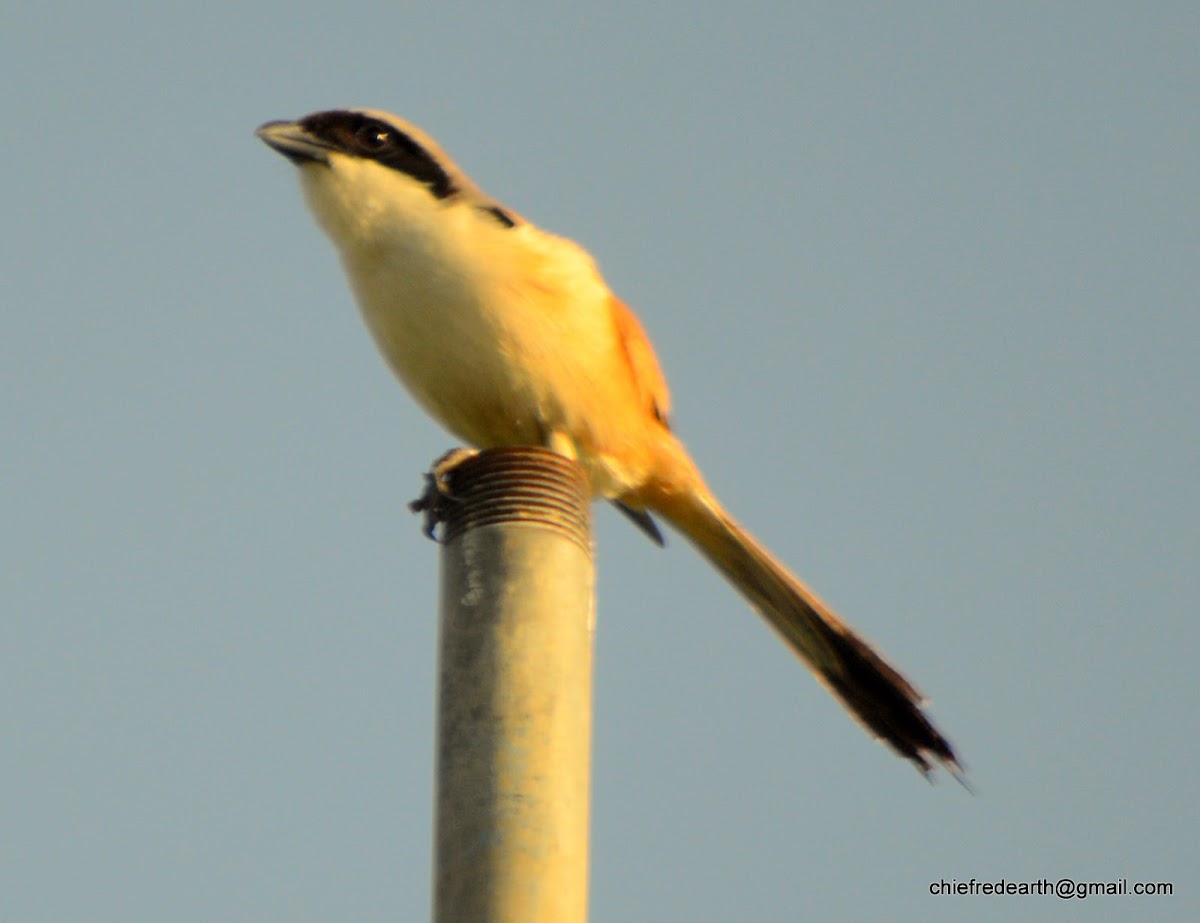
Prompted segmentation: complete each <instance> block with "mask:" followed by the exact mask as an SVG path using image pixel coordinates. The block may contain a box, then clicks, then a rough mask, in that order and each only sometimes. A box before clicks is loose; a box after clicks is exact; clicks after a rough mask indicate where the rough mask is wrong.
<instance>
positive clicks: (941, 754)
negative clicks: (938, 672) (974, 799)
mask: <svg viewBox="0 0 1200 923" xmlns="http://www.w3.org/2000/svg"><path fill="white" fill-rule="evenodd" d="M660 511H661V512H662V513H663V515H664V516H666V518H667V519H668V520H669V521H670V522H671V523H672V525H674V526H675V527H676V528H677V529H679V530H680V531H681V532H682V533H683V534H684V535H685V536H686V537H687V538H688V539H689V540H690V541H691V542H692V543H693V544H694V545H695V546H696V547H697V548H698V549H699V550H700V551H701V552H702V553H703V554H704V556H705V557H707V558H708V560H709V561H711V562H712V563H713V564H714V565H715V566H716V567H717V568H718V570H720V571H721V573H722V574H724V575H725V577H726V578H727V579H728V580H729V581H730V582H731V583H732V584H733V585H734V586H735V587H736V588H737V589H738V591H739V592H740V593H741V594H742V595H743V596H745V597H746V599H747V600H748V601H749V602H750V604H751V605H752V606H753V607H754V608H755V609H756V610H757V611H758V612H759V613H760V614H761V615H762V616H763V617H764V618H765V619H766V620H767V622H768V623H769V624H770V625H771V627H772V628H774V629H775V630H776V631H777V632H778V633H779V634H780V635H781V636H782V637H783V639H784V640H785V641H786V642H787V643H788V645H789V646H790V647H791V648H792V649H793V650H794V651H795V652H796V653H797V654H798V655H799V656H800V657H801V658H802V659H803V660H804V661H805V663H807V664H808V666H809V668H810V669H811V670H812V671H813V672H814V673H815V674H816V676H817V678H818V679H819V680H820V681H821V682H822V683H823V684H824V685H825V687H826V688H827V689H829V691H830V692H832V693H833V694H834V695H835V696H836V697H837V698H838V699H839V700H840V701H841V702H842V704H843V705H845V706H846V708H847V709H848V710H849V711H850V713H851V714H853V715H854V717H855V718H857V719H858V721H859V722H861V723H862V725H863V726H864V727H865V728H866V729H867V730H868V731H869V732H871V733H872V734H874V735H875V736H877V737H879V738H881V739H882V740H884V741H885V742H886V743H887V744H888V745H889V746H891V748H892V749H893V750H895V751H896V752H897V753H898V754H900V755H901V756H903V757H905V758H906V759H908V760H911V761H912V763H913V764H914V765H915V766H916V767H917V768H918V769H919V770H920V771H921V772H922V773H923V774H924V775H926V776H928V775H929V774H930V772H931V770H932V769H933V766H934V764H935V763H940V764H941V765H942V766H943V767H944V768H946V769H947V770H948V771H949V772H950V773H951V774H952V775H954V777H955V778H956V779H958V780H959V782H962V783H963V784H964V785H965V784H966V783H965V780H964V776H963V769H962V766H961V764H960V763H959V760H958V757H957V756H956V755H955V753H954V749H953V748H952V747H951V745H950V743H949V742H948V741H947V740H946V738H945V737H944V736H943V735H942V734H941V732H939V731H938V729H937V728H936V727H934V725H933V723H932V722H931V721H930V720H929V718H928V717H926V715H925V713H924V712H923V711H922V710H921V703H922V696H921V694H920V693H919V692H918V691H917V690H916V689H915V688H914V687H913V685H912V684H911V683H909V681H908V680H906V679H905V678H904V677H903V676H901V675H900V673H899V672H898V671H897V670H896V669H895V668H894V667H892V666H891V665H890V664H888V663H887V662H886V661H885V660H884V659H883V658H882V657H881V656H880V655H879V654H877V653H876V652H875V651H874V650H873V649H872V648H871V647H870V645H869V644H868V643H867V642H866V641H864V640H863V639H862V638H860V637H859V636H858V635H857V634H855V633H854V631H853V630H851V628H850V627H849V626H848V625H846V623H844V622H843V621H842V620H841V619H839V618H838V617H837V616H836V615H835V614H834V613H833V611H832V610H831V609H830V608H829V607H828V606H827V605H825V603H823V602H822V601H821V599H820V598H819V597H818V596H817V595H816V594H815V593H813V592H812V590H810V589H809V588H808V587H807V586H805V585H804V583H803V582H802V581H800V580H799V579H798V578H796V577H795V576H793V575H792V574H791V573H790V572H789V571H788V570H787V568H786V567H784V566H783V565H782V564H781V563H779V561H777V560H776V559H775V558H774V557H772V555H771V553H770V552H768V551H767V550H766V549H765V548H764V547H763V546H762V545H760V544H759V543H758V542H757V541H756V540H755V539H754V538H753V536H751V535H750V534H749V533H748V532H746V530H745V529H743V528H742V527H741V526H740V525H738V524H737V523H736V522H735V521H734V520H733V519H732V518H731V517H730V516H729V515H728V514H726V513H725V511H724V510H722V509H721V507H720V505H719V504H718V503H717V502H716V500H715V499H713V498H712V497H711V496H706V495H703V494H694V493H690V494H687V495H676V496H675V497H674V498H673V499H672V501H671V502H670V503H664V504H662V506H661V508H660Z"/></svg>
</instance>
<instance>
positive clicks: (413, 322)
mask: <svg viewBox="0 0 1200 923" xmlns="http://www.w3.org/2000/svg"><path fill="white" fill-rule="evenodd" d="M257 135H258V137H259V138H260V139H261V140H262V141H264V142H265V143H266V144H267V145H268V146H269V147H271V148H273V149H274V150H275V151H277V152H278V153H280V154H282V155H283V156H284V157H286V158H287V159H288V160H290V161H291V162H292V163H293V164H294V165H295V166H296V167H297V168H298V172H299V178H300V185H301V187H302V190H303V194H304V197H305V199H306V201H307V204H308V207H309V209H310V210H311V212H312V214H313V216H314V217H315V220H316V223H317V225H318V226H319V227H320V228H321V229H322V230H323V231H324V232H325V234H326V235H327V236H328V237H329V239H330V240H331V241H332V243H333V245H334V247H335V249H336V250H337V252H338V255H339V256H340V258H341V264H342V267H343V269H344V272H345V275H346V277H347V279H348V281H349V285H350V288H351V290H352V292H353V294H354V297H355V300H356V301H357V304H358V307H359V309H360V312H361V314H362V317H363V319H364V321H365V323H366V326H367V328H368V329H369V331H370V333H371V335H372V337H373V339H374V341H375V343H376V345H377V346H378V348H379V351H380V352H381V354H382V355H383V358H384V359H385V360H386V362H387V363H388V365H389V366H390V367H391V369H392V371H393V372H394V373H395V375H396V376H397V377H398V378H399V380H400V382H401V383H402V384H403V385H404V386H405V388H406V389H407V390H408V392H409V393H410V394H411V395H412V397H413V398H414V399H415V400H416V402H417V404H419V405H420V406H421V407H422V408H424V410H425V411H427V412H428V413H429V414H430V415H431V416H432V417H433V418H434V419H435V420H437V421H438V422H440V423H441V424H442V425H443V426H444V427H445V428H446V429H447V430H449V431H450V432H451V433H452V434H454V435H455V436H456V437H458V438H460V439H462V440H464V441H465V442H466V443H467V444H468V445H470V446H472V447H475V448H477V449H481V450H482V449H490V448H498V447H505V446H530V445H533V446H541V447H544V448H548V449H550V450H552V451H554V452H556V453H558V454H561V455H563V456H566V457H567V458H570V459H573V460H575V461H576V462H578V463H579V465H580V466H581V467H582V468H583V470H584V471H585V473H586V475H587V478H588V482H589V484H590V488H591V492H592V495H593V497H594V498H597V499H599V498H603V499H606V500H609V501H612V502H613V503H615V504H616V505H618V507H619V508H620V509H622V510H623V511H625V512H626V513H628V514H629V515H630V516H631V518H633V519H634V521H635V522H637V523H638V524H639V525H641V526H642V527H643V529H645V530H646V531H647V532H648V534H650V536H651V537H652V538H655V540H656V541H658V542H659V543H660V544H661V534H660V533H659V531H658V529H657V526H656V525H655V523H654V518H653V517H654V516H660V517H662V518H663V519H664V520H666V522H668V523H669V524H670V525H671V526H672V527H673V528H674V529H676V530H677V531H678V532H680V533H681V534H682V535H683V536H684V537H685V538H686V539H687V540H688V541H689V542H690V543H691V544H692V545H694V546H695V547H696V548H697V549H698V550H699V552H700V553H701V554H702V555H703V556H704V557H705V558H706V559H707V560H708V561H709V562H710V563H711V564H712V565H713V566H714V567H715V568H716V570H717V571H719V572H720V573H721V574H722V575H723V576H724V577H725V578H726V579H727V580H728V581H729V582H730V583H731V584H732V585H733V586H734V587H735V588H736V589H737V590H738V591H739V592H740V593H741V595H742V596H743V597H744V598H745V599H746V601H747V602H748V603H749V604H750V606H751V608H753V609H754V610H756V611H757V612H758V613H759V614H760V615H761V616H762V617H763V618H764V619H765V620H766V622H767V623H768V624H769V625H770V626H771V627H772V628H773V629H774V630H775V631H776V632H777V633H778V634H779V636H780V637H781V638H782V639H783V640H784V642H786V644H787V645H788V646H789V647H790V648H791V649H792V650H793V651H794V652H795V653H796V654H797V655H798V656H799V657H800V659H801V660H802V661H803V662H804V663H805V664H806V665H807V666H808V667H809V669H810V670H811V671H812V673H813V674H814V675H815V676H816V678H817V679H818V680H819V681H820V682H821V683H822V684H823V685H824V686H825V687H826V688H827V689H828V690H829V691H830V692H831V693H832V694H833V696H834V697H835V698H836V699H838V700H839V701H840V702H841V703H842V705H843V706H845V708H846V709H847V711H849V713H850V714H851V715H852V716H853V717H854V718H856V719H857V720H858V721H859V722H860V723H861V724H862V725H863V726H864V727H865V728H866V730H867V731H868V732H869V733H871V734H872V735H874V736H875V737H877V738H879V739H880V740H882V741H883V742H885V743H886V744H887V745H888V746H890V747H891V749H892V750H894V751H895V752H896V753H897V754H898V755H899V756H901V757H903V758H905V759H907V760H909V761H910V762H911V763H912V764H913V765H914V766H915V767H916V768H917V769H918V770H919V771H920V772H921V773H922V774H923V775H925V776H926V777H927V778H931V777H932V775H933V772H934V770H935V768H942V769H944V770H946V771H948V772H949V773H950V774H951V775H952V776H953V777H954V778H956V779H958V780H959V781H960V782H963V784H964V785H965V784H966V783H965V781H964V770H963V766H962V763H961V762H960V760H959V758H958V756H957V755H956V753H955V751H954V748H953V747H952V746H951V744H950V742H949V741H948V740H947V738H946V737H945V736H944V735H943V734H942V732H941V731H940V730H938V728H937V727H936V726H935V725H934V723H933V722H932V721H931V719H930V718H929V716H928V715H927V714H926V713H925V711H924V709H923V707H922V706H923V705H924V704H925V703H924V699H923V697H922V695H921V694H920V693H919V692H918V691H917V689H916V687H915V686H913V684H912V683H910V682H909V681H908V680H907V679H906V678H905V677H904V676H903V675H902V674H901V673H900V671H899V670H898V669H896V668H895V667H893V666H892V665H891V664H890V663H888V662H887V661H886V660H885V659H884V658H883V656H882V655H880V654H879V653H878V652H877V651H876V650H875V649H874V648H873V647H872V646H871V645H870V644H869V643H868V642H867V641H866V640H864V639H863V637H862V636H861V635H860V634H858V633H857V632H856V631H855V630H853V629H852V628H851V627H850V626H849V625H848V624H847V623H846V622H844V621H843V620H842V619H841V618H839V617H838V615H837V614H835V612H834V611H833V610H832V609H831V608H830V607H829V606H828V605H826V604H825V602H823V601H822V600H821V598H820V597H818V596H817V595H816V594H815V593H814V592H813V591H812V590H811V589H810V588H809V587H808V586H807V585H806V584H805V583H804V582H803V581H801V580H800V579H799V578H798V577H796V576H795V575H793V574H792V572H791V571H789V570H788V568H787V567H785V566H784V565H783V564H782V563H781V562H780V561H779V560H777V559H776V558H775V557H774V556H773V555H772V554H771V553H770V552H769V551H768V550H767V549H766V548H765V547H764V546H763V545H762V544H761V543H760V542H759V541H758V540H757V539H756V538H754V537H753V536H752V535H751V534H750V533H749V532H748V531H747V530H746V528H745V527H743V526H742V525H741V524H739V523H738V522H737V521H736V520H735V519H734V518H733V517H732V516H731V515H730V514H729V513H727V512H726V511H725V509H724V507H722V505H721V504H720V502H719V501H718V500H717V498H716V496H715V495H714V494H713V492H712V490H711V489H710V488H709V487H708V485H707V484H706V483H705V480H704V478H703V477H702V475H701V473H700V469H699V468H698V467H697V465H696V463H695V462H694V461H693V460H692V458H691V457H690V455H689V454H688V452H687V450H686V448H685V447H684V445H683V443H682V442H681V441H680V440H679V438H677V436H676V435H675V434H674V433H673V432H672V429H671V425H670V422H669V414H670V410H671V400H670V395H669V392H668V389H667V382H666V379H665V377H664V375H663V372H662V370H661V368H660V367H659V363H658V360H657V358H656V356H655V352H654V348H653V347H652V346H651V344H650V340H649V338H648V337H647V335H646V333H645V331H644V330H643V328H642V325H641V324H640V323H639V321H638V319H637V317H636V316H635V314H634V313H633V311H632V310H631V309H630V308H629V307H627V306H626V305H625V304H624V303H623V302H622V301H620V300H619V299H618V298H617V297H616V295H614V294H613V293H612V291H611V290H610V289H609V287H608V285H607V284H606V283H605V281H604V279H603V277H602V276H601V274H600V271H599V269H598V268H597V264H596V262H595V260H594V259H593V258H592V257H591V255H590V254H589V253H588V252H587V251H586V250H585V249H584V248H583V247H581V246H579V245H578V244H576V243H574V242H573V241H571V240H568V239H566V238H564V237H560V236H557V235H555V234H552V233H549V232H547V231H544V230H542V229H541V228H539V227H537V226H536V225H534V224H533V223H532V222H530V221H527V220H526V219H525V218H523V217H522V216H521V215H520V214H518V213H517V212H516V211H514V210H513V209H511V208H509V207H508V206H507V205H504V204H501V203H500V202H499V201H497V200H496V199H493V198H491V197H490V196H488V195H487V194H485V193H484V192H483V190H481V189H480V188H479V187H478V186H477V185H476V184H475V183H474V182H472V181H471V179H470V178H469V177H468V176H467V175H466V174H465V173H464V172H463V171H462V170H460V169H459V168H458V166H457V165H456V164H455V163H454V161H452V160H451V159H450V157H449V156H448V155H447V154H446V152H445V151H443V150H442V148H441V147H440V146H439V145H438V144H437V142H436V141H435V140H434V139H433V138H432V137H430V136H429V135H428V134H426V133H425V132H424V131H422V130H421V129H419V128H417V127H416V126H415V125H413V124H411V123H409V122H407V121H405V120H403V119H401V118H398V117H397V116H394V115H391V114H389V113H387V112H383V111H380V110H375V109H330V110H323V111H320V112H314V113H312V114H310V115H307V116H305V117H303V118H301V119H298V120H295V121H288V120H278V121H271V122H267V123H265V124H263V125H262V126H260V127H259V128H258V130H257Z"/></svg>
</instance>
